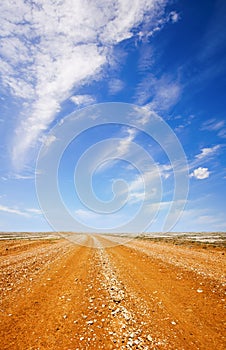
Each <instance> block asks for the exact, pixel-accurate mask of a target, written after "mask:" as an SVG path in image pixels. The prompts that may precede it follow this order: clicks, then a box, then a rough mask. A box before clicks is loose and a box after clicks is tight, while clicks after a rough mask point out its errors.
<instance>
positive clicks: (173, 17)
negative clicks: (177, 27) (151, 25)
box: [169, 11, 180, 23]
mask: <svg viewBox="0 0 226 350" xmlns="http://www.w3.org/2000/svg"><path fill="white" fill-rule="evenodd" d="M169 18H170V20H171V21H172V22H173V23H177V22H178V21H179V19H180V15H179V13H177V12H176V11H172V12H170V14H169Z"/></svg>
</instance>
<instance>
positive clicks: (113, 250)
mask: <svg viewBox="0 0 226 350" xmlns="http://www.w3.org/2000/svg"><path fill="white" fill-rule="evenodd" d="M81 243H84V244H85V245H86V246H81V245H78V244H74V243H72V242H70V241H68V240H64V239H61V240H55V241H54V240H42V241H27V240H13V241H2V242H1V243H0V253H1V257H0V267H1V269H0V275H1V285H0V287H1V301H0V349H1V350H5V349H10V350H13V349H18V350H24V349H26V350H27V349H36V350H38V349H54V350H55V349H61V350H64V349H65V350H66V349H67V350H76V349H93V350H95V349H147V350H148V349H173V350H176V349H178V350H182V349H189V350H191V349H208V350H214V349H217V350H220V349H222V350H223V349H225V348H226V342H225V337H224V336H225V325H226V320H225V313H224V305H225V285H226V284H225V279H224V276H225V255H224V253H225V252H224V249H223V248H217V247H215V248H214V247H207V249H204V248H206V247H202V246H198V245H191V244H189V243H187V244H186V245H175V244H171V243H164V242H156V243H153V242H150V241H142V240H134V241H131V242H128V243H127V244H125V245H118V246H115V247H108V246H109V245H110V246H111V244H109V239H106V238H103V237H101V236H85V235H84V236H82V235H81ZM94 247H96V248H98V249H94Z"/></svg>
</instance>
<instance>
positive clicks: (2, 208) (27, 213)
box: [0, 205, 42, 218]
mask: <svg viewBox="0 0 226 350" xmlns="http://www.w3.org/2000/svg"><path fill="white" fill-rule="evenodd" d="M0 212H5V213H8V214H16V215H20V216H24V217H27V218H28V217H31V216H33V215H42V212H41V210H40V209H37V208H27V209H19V208H17V207H9V206H6V205H0Z"/></svg>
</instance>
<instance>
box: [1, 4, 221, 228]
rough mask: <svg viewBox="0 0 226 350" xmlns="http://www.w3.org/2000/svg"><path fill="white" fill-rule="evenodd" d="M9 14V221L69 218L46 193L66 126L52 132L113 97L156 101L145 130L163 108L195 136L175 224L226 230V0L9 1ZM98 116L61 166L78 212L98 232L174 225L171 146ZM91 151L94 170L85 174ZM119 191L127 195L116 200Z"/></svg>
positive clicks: (5, 189) (4, 145) (4, 192)
mask: <svg viewBox="0 0 226 350" xmlns="http://www.w3.org/2000/svg"><path fill="white" fill-rule="evenodd" d="M0 16H1V19H0V41H1V45H0V74H1V75H0V94H1V97H0V98H1V104H0V140H1V142H0V231H49V230H52V229H58V226H57V227H56V225H55V223H54V222H50V223H48V222H47V220H46V218H45V215H43V211H42V210H43V206H42V203H41V208H40V205H39V201H38V194H39V193H38V194H37V191H36V190H37V189H36V186H35V176H37V174H38V170H39V169H36V160H37V157H38V154H39V151H40V148H41V147H42V146H43V145H44V148H45V149H46V150H47V149H48V148H50V149H51V147H50V146H51V144H52V142H53V143H54V140H55V138H56V137H55V136H54V135H55V134H54V133H53V134H49V132H50V131H51V132H52V128H54V127H56V126H59V127H60V126H61V125H63V123H64V120H65V118H66V117H67V116H68V115H70V114H71V113H75V114H76V113H77V111H79V110H80V109H81V108H84V107H87V108H90V106H92V105H93V104H103V103H108V102H121V103H127V104H131V105H133V106H138V109H139V111H146V117H147V118H146V119H147V120H146V121H145V123H146V122H147V124H145V123H143V124H145V126H144V129H145V127H146V125H148V122H149V121H150V120H152V117H153V116H155V117H156V116H157V117H160V118H162V120H163V121H164V122H165V123H166V124H167V125H168V126H169V128H170V130H171V131H170V133H171V132H172V134H175V135H176V136H177V138H178V140H179V142H180V143H181V145H182V147H183V150H184V152H185V155H186V159H187V164H188V169H187V170H188V175H187V181H188V182H189V191H188V197H187V199H186V198H183V206H184V205H185V207H184V209H183V210H182V206H181V208H180V211H181V212H180V214H181V215H180V219H179V220H178V221H175V222H174V224H173V226H172V228H171V230H172V231H182V232H185V231H225V230H226V215H225V207H226V203H225V197H226V196H225V195H226V163H225V160H226V157H225V147H226V108H225V101H226V64H225V62H226V35H225V34H226V33H225V23H226V3H225V1H224V0H219V1H217V0H215V1H214V0H206V1H201V0H190V1H188V0H187V1H186V0H182V1H173V0H169V1H167V0H139V1H129V0H118V1H108V0H107V1H106V0H103V1H102V0H96V1H94V0H93V1H84V0H83V1H79V0H78V1H75V2H73V1H70V0H66V1H64V2H61V1H55V2H53V1H50V0H45V1H44V0H43V1H41V0H40V1H25V0H16V1H12V2H6V1H3V2H1V4H0ZM109 108H110V110H109V113H111V107H109ZM134 108H135V107H134ZM88 111H89V109H88ZM137 115H138V118H140V119H139V121H140V122H142V115H143V114H142V113H140V112H138V114H137ZM86 118H87V119H86ZM109 120H110V116H109ZM86 121H87V130H86V131H85V132H83V133H82V134H80V135H78V136H77V138H76V139H74V140H72V142H70V143H68V147H67V148H66V149H65V152H64V154H63V155H62V158H61V159H60V162H59V169H58V172H57V174H56V176H57V177H58V185H59V193H60V196H61V198H62V203H64V205H65V206H66V208H67V210H68V212H69V213H70V215H71V216H72V217H73V218H74V220H75V221H78V222H81V223H82V224H84V225H86V226H87V230H88V228H89V229H90V230H91V231H94V230H97V231H101V230H105V231H108V230H110V229H113V230H114V229H115V228H117V230H118V231H120V227H121V226H123V224H125V223H126V222H129V221H130V220H132V219H136V217H137V221H136V220H135V221H132V222H133V223H134V224H133V229H132V226H131V227H130V228H131V231H133V230H134V231H136V230H142V229H144V230H148V231H161V230H163V226H164V225H163V223H164V222H165V220H166V217H167V212H168V210H169V208H170V205H171V204H172V201H173V200H174V201H175V198H173V193H174V185H175V173H174V169H173V167H172V163H171V160H170V159H169V157H167V154H166V153H167V150H166V149H163V148H162V147H161V146H162V145H159V144H158V142H156V141H155V140H154V139H152V138H151V137H149V135H148V133H146V134H145V132H142V131H141V130H138V129H136V128H133V127H132V126H130V127H129V126H128V125H127V126H125V125H120V123H118V124H111V125H110V124H109V123H107V124H106V125H103V126H99V127H97V126H96V127H93V128H91V129H89V125H90V116H89V115H87V113H85V114H84V119H83V122H84V123H86ZM132 122H133V116H131V123H132ZM141 124H142V123H141ZM71 125H72V124H71ZM73 125H74V128H75V134H76V127H77V126H76V123H75V124H73ZM60 132H61V131H59V132H58V139H59V138H60V137H61V136H59V135H61V134H60ZM51 135H52V136H51ZM136 145H137V146H136ZM174 145H175V143H172V144H171V145H170V146H169V148H173V147H174ZM92 147H93V148H92ZM134 147H135V148H134ZM136 147H140V148H139V149H141V150H142V151H143V152H141V153H139V152H140V150H138V148H136ZM175 147H176V146H175ZM48 152H49V150H48ZM89 152H90V153H89ZM136 154H137V156H136ZM175 154H176V149H175ZM83 155H84V157H83ZM86 155H87V156H86ZM81 157H82V158H81ZM146 157H149V159H146ZM49 159H50V158H49ZM81 159H82V160H83V159H85V160H84V162H85V163H84V164H85V165H83V168H82V169H83V173H82V171H80V172H78V174H77V175H76V174H75V173H76V167H77V166H78V164H82V161H81V162H80V160H81ZM138 160H139V162H138ZM79 162H80V163H79ZM89 164H92V167H91V165H90V167H89ZM134 165H137V167H134ZM81 166H82V165H81ZM84 169H92V171H91V170H90V172H89V171H87V174H86V172H85V170H84ZM156 174H157V175H158V176H155V175H156ZM91 175H92V176H91ZM89 176H90V178H91V184H89V183H87V182H86V180H87V181H88V180H90V178H89ZM184 176H186V174H185V175H184ZM117 179H120V181H119V182H117ZM115 182H117V184H116V185H117V186H116V187H117V188H114V184H115ZM88 185H90V186H91V187H92V188H91V190H92V192H93V194H94V197H95V196H96V197H97V199H98V200H99V201H100V202H101V203H102V204H103V203H104V204H106V208H110V209H109V210H112V212H109V213H104V212H101V210H99V209H98V205H97V204H95V203H96V202H95V201H94V200H93V202H90V203H82V202H81V198H80V197H79V191H80V192H81V191H83V193H86V189H87V188H88V187H87V186H88ZM114 191H116V192H114ZM181 191H182V192H183V189H182V188H181ZM47 192H48V191H47ZM114 195H116V197H117V195H118V197H117V198H118V200H119V202H118V205H119V204H121V207H120V208H118V206H117V210H115V211H114V210H113V209H112V208H113V207H114V206H112V207H111V201H112V203H113V202H114V199H115V197H114ZM48 196H49V198H51V192H48ZM87 196H88V197H89V193H88V190H87ZM88 197H87V198H85V199H84V198H83V200H84V201H85V202H86V200H87V201H88V199H89V198H88ZM96 197H95V198H96ZM52 198H53V197H52ZM177 200H178V203H179V202H180V203H181V202H182V199H181V198H178V199H177ZM109 203H110V204H109ZM123 203H124V204H125V205H124V204H123ZM142 203H144V204H145V212H144V213H143V214H144V216H145V217H148V218H149V219H150V220H149V221H150V222H149V225H148V226H145V227H143V226H142V224H141V225H140V222H139V220H141V221H142V220H143V219H139V216H137V213H138V211H139V208H141V207H142V205H143V204H142ZM122 204H123V205H122ZM52 205H53V207H54V201H53V203H52ZM95 205H96V207H95ZM112 205H113V204H112ZM100 207H101V206H100ZM156 208H157V209H156ZM142 210H143V209H142ZM44 214H46V213H44ZM47 216H48V215H47ZM59 220H60V218H59ZM62 227H63V226H62ZM65 227H67V226H65ZM78 227H79V225H78V226H76V224H75V225H74V226H73V225H71V227H69V228H70V229H71V230H76V229H77V228H78Z"/></svg>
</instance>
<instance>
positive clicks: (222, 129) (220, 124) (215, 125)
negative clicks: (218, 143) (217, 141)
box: [201, 119, 226, 138]
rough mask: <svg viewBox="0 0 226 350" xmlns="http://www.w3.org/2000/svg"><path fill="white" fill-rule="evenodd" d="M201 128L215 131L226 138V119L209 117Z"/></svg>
mask: <svg viewBox="0 0 226 350" xmlns="http://www.w3.org/2000/svg"><path fill="white" fill-rule="evenodd" d="M201 130H208V131H214V132H216V133H217V135H218V136H219V137H221V138H226V125H225V121H224V120H217V119H209V120H207V121H205V122H204V123H203V124H202V127H201Z"/></svg>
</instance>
